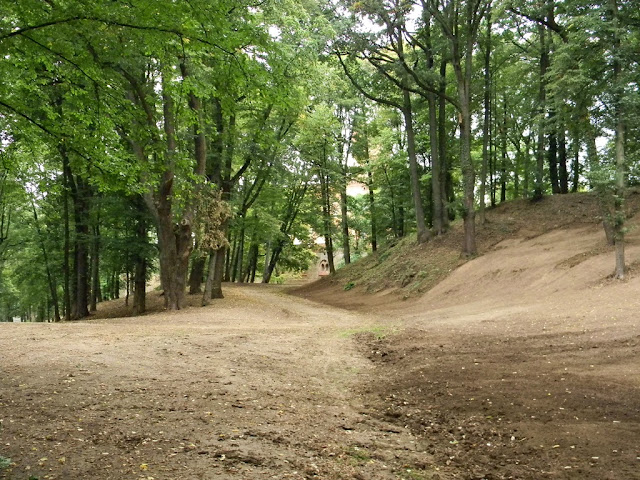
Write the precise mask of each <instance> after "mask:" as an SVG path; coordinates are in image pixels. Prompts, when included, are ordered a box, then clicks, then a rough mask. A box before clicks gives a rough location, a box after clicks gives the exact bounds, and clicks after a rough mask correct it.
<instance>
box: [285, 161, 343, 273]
mask: <svg viewBox="0 0 640 480" xmlns="http://www.w3.org/2000/svg"><path fill="white" fill-rule="evenodd" d="M323 161H324V162H325V163H326V158H325V159H324V160H323ZM320 190H321V194H322V225H323V228H324V232H323V233H324V248H325V250H326V251H327V261H328V262H329V272H330V273H332V274H333V273H335V272H336V268H335V265H334V263H333V239H332V234H331V224H332V222H331V197H330V193H329V178H328V175H326V174H325V173H324V168H323V170H322V171H321V172H320ZM279 254H280V252H278V255H279ZM273 263H274V267H275V262H273ZM272 270H273V269H272Z"/></svg>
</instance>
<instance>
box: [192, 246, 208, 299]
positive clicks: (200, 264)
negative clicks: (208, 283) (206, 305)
mask: <svg viewBox="0 0 640 480" xmlns="http://www.w3.org/2000/svg"><path fill="white" fill-rule="evenodd" d="M205 264H206V258H205V257H203V256H202V255H196V256H195V257H194V258H193V260H192V261H191V273H190V274H189V294H190V295H197V294H200V293H202V279H203V277H204V267H205Z"/></svg>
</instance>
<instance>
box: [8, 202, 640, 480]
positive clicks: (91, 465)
mask: <svg viewBox="0 0 640 480" xmlns="http://www.w3.org/2000/svg"><path fill="white" fill-rule="evenodd" d="M509 215H511V214H509ZM634 222H635V223H634ZM634 222H632V228H631V230H630V234H629V238H628V240H629V244H628V248H627V257H628V262H629V264H630V267H631V268H630V272H629V275H628V278H627V279H626V280H625V281H622V282H620V281H616V280H614V279H613V278H611V275H610V274H611V272H612V270H613V263H612V262H613V254H612V252H611V251H610V249H609V248H608V247H607V246H606V245H605V242H604V234H603V233H602V230H601V228H600V227H599V226H598V225H597V224H596V223H594V222H590V221H587V222H578V223H573V224H559V225H551V226H548V227H545V228H544V229H543V230H544V231H535V232H534V231H531V230H528V231H527V230H522V229H520V230H518V231H517V232H515V231H514V232H511V233H510V234H509V235H508V236H507V237H505V238H504V239H502V240H500V241H499V242H497V243H493V244H490V245H489V244H487V246H486V247H485V248H484V251H483V252H482V253H483V254H482V255H481V256H479V257H477V258H475V259H473V260H471V261H468V262H462V263H461V264H460V265H459V266H458V267H457V268H455V269H454V270H453V271H452V272H450V273H448V275H446V276H444V279H439V281H438V283H437V284H436V285H435V286H430V288H429V290H428V292H427V293H426V294H424V295H422V294H421V295H413V296H409V298H408V299H406V300H402V299H403V298H407V296H406V295H404V294H402V293H401V292H400V293H398V292H396V293H395V294H394V293H393V292H389V291H388V290H385V291H382V292H378V293H376V294H367V293H365V292H364V291H361V290H360V289H359V288H358V286H354V288H351V285H350V288H349V290H348V291H345V290H344V286H343V285H341V284H339V283H336V282H332V281H331V280H324V281H321V282H320V283H315V284H312V285H308V286H305V287H303V288H299V289H297V290H296V291H295V292H292V291H290V290H288V289H287V287H286V286H263V285H255V286H228V287H227V288H226V289H225V294H226V297H225V298H224V299H222V300H220V301H216V302H215V303H214V304H213V305H211V306H209V307H206V308H201V307H198V306H196V304H197V302H198V299H197V298H195V297H194V298H193V299H192V303H193V306H191V307H189V308H186V309H184V310H182V311H180V312H177V313H166V312H162V311H155V312H152V313H150V314H148V315H145V316H142V317H120V316H118V315H119V312H121V311H123V307H122V305H121V303H117V301H114V302H109V303H107V304H104V305H102V308H101V309H100V310H99V312H98V314H97V315H95V316H94V318H92V319H91V320H88V321H83V322H74V323H61V324H3V325H0V421H1V422H2V427H1V430H0V456H2V457H5V458H11V459H12V461H13V464H12V465H11V466H10V467H9V468H8V469H5V470H3V473H0V478H6V479H12V480H28V479H29V478H31V479H38V480H44V479H58V480H67V479H69V480H74V479H91V480H106V479H146V480H151V479H154V480H160V479H178V480H182V479H185V480H190V479H232V480H233V479H238V480H239V479H247V480H253V479H287V478H290V479H326V480H341V479H357V480H368V479H372V480H376V479H380V480H383V479H389V480H391V479H405V480H417V479H440V480H447V479H469V480H471V479H477V480H480V479H531V480H533V479H610V480H614V479H615V480H618V479H640V315H639V314H638V312H640V294H639V292H640V275H639V274H638V271H639V269H640V232H638V230H636V229H635V228H633V225H635V224H637V221H636V220H634ZM495 225H496V224H495V223H494V226H495ZM545 232H546V233H545ZM154 302H156V304H160V302H161V299H160V298H159V297H157V294H155V293H154V294H152V295H151V298H150V303H151V306H152V307H153V305H154ZM152 310H153V308H152ZM114 317H116V318H114Z"/></svg>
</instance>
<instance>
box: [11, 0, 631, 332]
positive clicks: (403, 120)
mask: <svg viewBox="0 0 640 480" xmlns="http://www.w3.org/2000/svg"><path fill="white" fill-rule="evenodd" d="M0 11H1V12H2V15H1V17H0V52H1V53H2V55H1V56H0V78H2V82H0V135H1V138H0V320H2V321H11V320H12V319H22V320H30V321H60V320H75V319H82V318H85V317H87V316H89V315H90V314H91V312H93V311H95V310H96V308H97V305H98V304H99V303H100V302H101V301H103V300H109V299H113V298H117V297H119V296H122V295H126V300H127V302H131V305H132V306H133V309H134V312H135V313H136V314H141V313H143V312H144V311H145V308H146V306H145V299H146V293H147V290H148V289H149V286H148V282H149V280H150V279H151V278H152V277H154V276H157V277H158V278H159V283H160V287H159V288H161V289H162V291H163V299H164V303H165V308H166V309H168V310H178V309H181V308H183V306H184V305H185V302H186V298H187V295H199V298H201V299H202V300H201V302H202V304H203V305H207V304H209V303H210V302H211V301H212V300H214V299H217V298H221V297H222V296H223V285H224V282H237V283H246V282H263V283H269V282H270V281H271V282H273V281H277V280H278V279H279V278H280V275H281V274H282V272H296V271H304V270H306V269H307V268H308V267H309V266H310V265H312V264H313V262H315V259H316V252H317V251H318V249H319V248H324V249H325V250H326V253H327V255H328V260H329V266H330V270H331V272H335V269H336V268H338V267H339V265H338V262H337V261H336V262H334V258H337V257H338V255H337V254H338V253H339V254H340V255H339V256H340V257H341V258H342V260H341V263H345V264H348V263H350V262H352V261H354V260H356V259H357V258H359V257H362V256H365V255H367V254H368V253H370V252H375V251H376V250H377V249H379V248H380V249H382V248H384V247H386V246H388V245H391V244H393V243H394V242H397V241H398V240H399V239H400V238H402V237H412V238H414V239H415V241H416V242H418V243H428V242H430V241H433V239H434V237H437V236H439V235H442V234H443V233H444V232H446V231H447V229H448V228H449V226H450V225H451V224H452V223H453V222H462V225H463V229H464V235H463V238H464V240H463V242H462V244H461V245H460V252H461V254H462V255H463V256H465V257H473V256H475V255H476V254H477V246H476V226H477V225H482V224H484V222H485V221H486V216H485V213H486V212H487V210H489V209H491V208H493V207H495V206H496V205H499V204H501V203H504V202H507V201H510V200H514V199H529V200H530V201H532V202H535V201H538V200H540V199H542V198H543V197H545V196H549V195H570V194H572V193H575V192H585V191H590V192H593V194H594V195H596V196H597V198H598V201H599V205H600V209H601V212H602V218H603V223H604V228H605V232H606V234H607V239H608V240H609V242H610V243H611V244H612V245H615V249H614V250H615V257H614V256H613V255H612V258H611V268H612V271H615V276H616V278H618V279H623V278H624V277H625V257H624V245H625V233H626V232H627V230H626V225H625V222H626V216H627V215H626V209H625V197H626V196H627V193H628V192H629V190H630V189H631V188H633V187H634V186H635V185H636V184H637V183H638V181H639V173H640V172H638V167H639V165H640V157H639V147H640V142H639V141H638V140H639V135H638V132H639V122H638V119H639V117H638V113H637V112H639V111H640V92H639V88H640V9H639V8H638V4H637V2H636V1H635V0H595V1H594V0H590V1H587V0H566V1H556V0H535V1H533V0H416V1H411V0H409V1H407V0H384V1H379V0H363V1H352V0H326V1H321V0H264V1H238V0H215V1H210V0H179V1H173V2H167V1H163V0H129V1H115V2H114V1H111V0H109V1H107V0H92V1H82V0H19V1H12V0H0ZM354 182H357V183H360V184H363V185H365V186H366V187H367V190H366V193H365V194H362V195H359V196H352V195H349V194H348V193H347V187H348V186H349V185H350V184H352V183H354ZM320 237H322V238H323V239H324V247H319V246H318V244H317V239H318V238H320ZM614 269H615V270H614Z"/></svg>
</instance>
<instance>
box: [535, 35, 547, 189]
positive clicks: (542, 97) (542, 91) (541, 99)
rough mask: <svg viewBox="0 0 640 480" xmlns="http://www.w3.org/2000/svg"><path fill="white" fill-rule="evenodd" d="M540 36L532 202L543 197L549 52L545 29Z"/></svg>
mask: <svg viewBox="0 0 640 480" xmlns="http://www.w3.org/2000/svg"><path fill="white" fill-rule="evenodd" d="M538 34H539V36H540V78H539V82H540V87H539V92H538V104H539V105H538V108H539V117H540V120H539V124H538V148H537V168H536V185H535V189H534V192H533V200H534V201H536V200H541V199H542V197H543V195H544V147H545V141H544V138H545V135H544V134H545V121H544V115H545V110H546V108H545V104H546V89H547V85H546V80H545V78H546V74H547V69H548V67H549V51H548V49H547V44H546V27H545V26H544V25H539V26H538Z"/></svg>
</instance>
